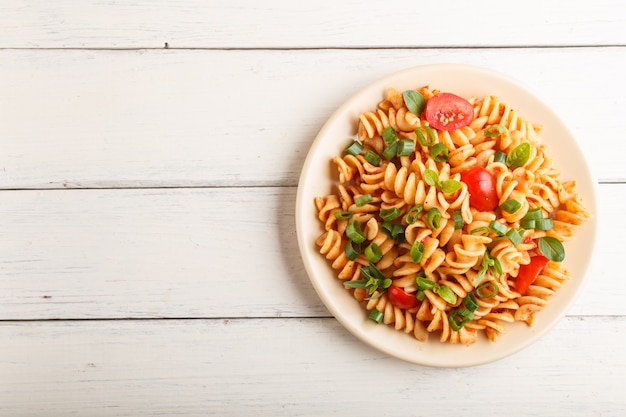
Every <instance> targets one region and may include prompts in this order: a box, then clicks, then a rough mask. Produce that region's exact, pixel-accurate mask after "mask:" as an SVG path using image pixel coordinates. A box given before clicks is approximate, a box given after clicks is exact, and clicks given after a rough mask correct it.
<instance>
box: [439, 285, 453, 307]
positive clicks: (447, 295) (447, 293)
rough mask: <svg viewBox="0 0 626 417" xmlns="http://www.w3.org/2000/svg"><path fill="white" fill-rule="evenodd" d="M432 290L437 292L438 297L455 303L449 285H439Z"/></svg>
mask: <svg viewBox="0 0 626 417" xmlns="http://www.w3.org/2000/svg"><path fill="white" fill-rule="evenodd" d="M433 292H434V293H436V294H438V295H439V297H441V298H443V299H444V300H445V301H446V302H447V303H449V304H454V303H456V294H455V293H454V291H452V290H451V289H450V288H449V287H446V286H445V285H439V286H437V287H435V288H433Z"/></svg>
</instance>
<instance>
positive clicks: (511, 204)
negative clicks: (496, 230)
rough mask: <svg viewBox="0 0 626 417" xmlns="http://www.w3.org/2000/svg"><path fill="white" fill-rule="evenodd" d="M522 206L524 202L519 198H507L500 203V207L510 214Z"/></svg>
mask: <svg viewBox="0 0 626 417" xmlns="http://www.w3.org/2000/svg"><path fill="white" fill-rule="evenodd" d="M521 207H522V204H521V203H520V202H519V201H517V200H506V201H505V202H504V203H502V204H500V208H501V209H502V210H504V211H506V212H507V213H509V214H513V213H516V212H517V210H519V209H520V208H521Z"/></svg>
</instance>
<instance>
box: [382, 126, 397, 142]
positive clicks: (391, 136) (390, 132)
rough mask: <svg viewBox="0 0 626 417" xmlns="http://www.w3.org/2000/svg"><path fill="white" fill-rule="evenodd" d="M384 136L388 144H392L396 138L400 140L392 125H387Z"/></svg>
mask: <svg viewBox="0 0 626 417" xmlns="http://www.w3.org/2000/svg"><path fill="white" fill-rule="evenodd" d="M382 137H383V140H384V141H385V143H386V144H387V146H391V145H392V144H394V143H395V142H396V140H398V134H397V133H396V130H395V129H394V128H393V127H392V126H387V127H386V128H385V129H384V130H383V132H382Z"/></svg>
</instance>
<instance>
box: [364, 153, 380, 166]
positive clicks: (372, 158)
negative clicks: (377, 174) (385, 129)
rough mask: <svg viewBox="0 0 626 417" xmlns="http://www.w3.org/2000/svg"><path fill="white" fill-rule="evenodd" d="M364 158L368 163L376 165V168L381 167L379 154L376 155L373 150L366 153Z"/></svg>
mask: <svg viewBox="0 0 626 417" xmlns="http://www.w3.org/2000/svg"><path fill="white" fill-rule="evenodd" d="M364 158H365V160H366V161H367V162H369V163H370V164H372V165H374V166H375V167H377V166H379V165H380V156H378V154H376V152H374V151H372V150H371V149H368V150H367V151H365V155H364Z"/></svg>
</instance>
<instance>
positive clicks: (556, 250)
mask: <svg viewBox="0 0 626 417" xmlns="http://www.w3.org/2000/svg"><path fill="white" fill-rule="evenodd" d="M537 247H538V248H539V251H540V252H541V253H542V254H543V256H545V257H546V258H548V259H550V260H551V261H554V262H563V260H564V259H565V248H564V247H563V244H562V243H561V241H560V240H558V239H557V238H555V237H551V236H546V237H542V238H541V239H539V242H538V244H537Z"/></svg>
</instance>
